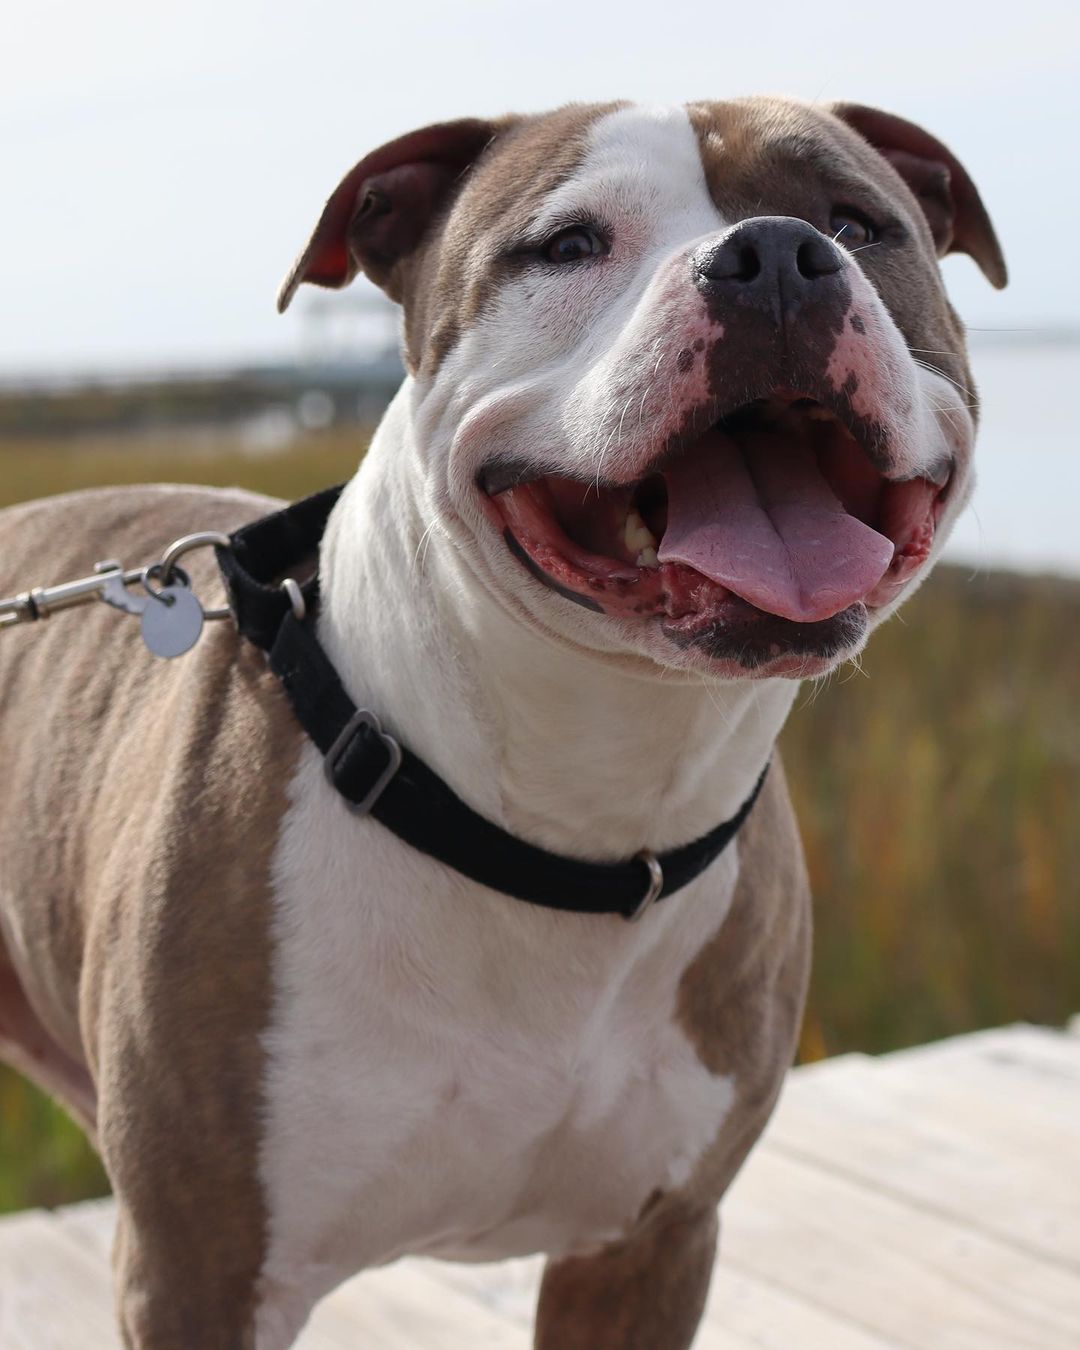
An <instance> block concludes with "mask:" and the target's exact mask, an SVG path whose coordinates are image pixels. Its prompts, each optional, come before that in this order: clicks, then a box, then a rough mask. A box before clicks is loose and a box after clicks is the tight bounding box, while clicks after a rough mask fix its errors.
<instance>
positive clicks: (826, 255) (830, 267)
mask: <svg viewBox="0 0 1080 1350" xmlns="http://www.w3.org/2000/svg"><path fill="white" fill-rule="evenodd" d="M841 265H842V259H841V257H840V253H839V251H838V250H837V249H835V248H834V247H833V246H832V244H831V243H830V242H829V241H828V239H825V238H819V239H804V240H803V242H802V243H801V244H800V245H799V248H798V251H797V252H796V254H795V266H796V267H797V268H798V269H799V273H800V275H801V276H804V277H805V278H806V279H807V281H813V280H815V278H817V277H824V276H828V275H830V273H832V272H839V270H840V267H841Z"/></svg>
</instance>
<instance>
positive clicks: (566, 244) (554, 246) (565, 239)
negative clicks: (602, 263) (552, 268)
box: [540, 225, 606, 265]
mask: <svg viewBox="0 0 1080 1350" xmlns="http://www.w3.org/2000/svg"><path fill="white" fill-rule="evenodd" d="M540 252H541V254H542V255H543V257H545V258H546V259H547V260H548V262H551V263H558V264H560V265H561V264H562V263H575V262H581V260H582V259H583V258H593V257H596V256H597V255H598V254H600V253H604V252H606V249H605V248H604V243H603V240H602V239H601V238H600V236H599V235H598V234H597V233H596V231H595V230H590V229H589V228H588V227H587V226H585V225H571V226H569V228H567V229H565V230H560V231H559V233H558V234H555V235H552V237H551V238H550V239H549V240H548V241H547V243H546V244H545V245H544V246H543V248H542V249H541V250H540Z"/></svg>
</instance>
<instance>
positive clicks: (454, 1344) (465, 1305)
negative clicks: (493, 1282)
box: [298, 1260, 526, 1350]
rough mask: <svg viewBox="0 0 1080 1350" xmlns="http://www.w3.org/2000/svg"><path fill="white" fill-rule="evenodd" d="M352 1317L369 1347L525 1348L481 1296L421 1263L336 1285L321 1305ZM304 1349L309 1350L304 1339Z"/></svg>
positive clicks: (323, 1310)
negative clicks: (460, 1288) (470, 1293)
mask: <svg viewBox="0 0 1080 1350" xmlns="http://www.w3.org/2000/svg"><path fill="white" fill-rule="evenodd" d="M328 1314H333V1315H334V1316H335V1317H341V1316H347V1317H349V1318H351V1319H352V1320H353V1323H354V1328H355V1329H354V1332H353V1342H352V1344H353V1345H354V1346H356V1345H363V1346H364V1347H365V1350H367V1348H368V1347H370V1350H419V1348H420V1347H423V1350H428V1347H430V1348H431V1350H525V1344H526V1343H525V1342H524V1341H523V1339H522V1336H521V1332H520V1330H519V1329H518V1328H516V1327H514V1326H513V1325H512V1323H511V1322H510V1321H508V1320H507V1319H506V1318H505V1317H503V1316H501V1315H500V1314H497V1313H495V1312H492V1311H491V1309H490V1308H487V1307H485V1306H484V1305H483V1304H482V1303H480V1302H479V1301H478V1300H476V1299H474V1298H471V1297H469V1296H468V1295H465V1294H462V1293H460V1292H459V1291H458V1290H456V1289H452V1288H450V1287H449V1286H448V1285H446V1284H445V1283H443V1282H441V1281H439V1280H436V1279H435V1278H434V1277H433V1276H432V1275H431V1274H430V1273H429V1272H428V1271H427V1270H425V1269H424V1268H423V1267H422V1266H421V1265H420V1264H419V1262H417V1261H415V1260H407V1261H399V1262H397V1263H396V1264H395V1265H392V1266H386V1267H384V1268H383V1269H381V1270H377V1271H369V1272H367V1273H366V1274H364V1275H360V1276H358V1277H357V1278H356V1279H352V1280H349V1281H348V1283H347V1284H344V1285H342V1286H341V1288H340V1289H336V1290H335V1291H334V1292H333V1293H332V1294H331V1295H329V1297H328V1298H326V1299H325V1300H324V1301H323V1302H322V1303H321V1304H320V1305H319V1307H318V1308H317V1309H316V1312H315V1315H314V1316H313V1317H312V1319H311V1327H312V1329H313V1330H315V1331H321V1330H322V1328H323V1325H324V1319H325V1317H326V1316H327V1315H328ZM298 1346H299V1347H300V1350H308V1345H307V1341H306V1340H305V1339H304V1338H303V1337H301V1339H300V1341H299V1342H298Z"/></svg>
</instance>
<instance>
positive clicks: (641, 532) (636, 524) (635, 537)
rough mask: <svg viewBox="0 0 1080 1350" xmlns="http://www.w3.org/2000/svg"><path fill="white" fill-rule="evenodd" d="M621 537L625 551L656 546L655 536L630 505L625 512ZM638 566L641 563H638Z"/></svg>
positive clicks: (629, 551) (635, 550) (635, 552)
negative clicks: (624, 543)
mask: <svg viewBox="0 0 1080 1350" xmlns="http://www.w3.org/2000/svg"><path fill="white" fill-rule="evenodd" d="M623 539H624V540H625V542H626V551H627V553H634V554H637V553H641V552H642V551H643V550H648V549H655V548H656V536H655V535H654V534H653V532H652V530H650V529H649V527H648V525H646V524H645V522H644V521H643V520H642V518H641V515H640V513H639V512H638V511H637V510H636V509H635V508H634V507H631V508H630V510H629V511H628V512H627V513H626V523H625V524H624V525H623ZM638 566H639V567H640V566H641V564H640V563H639V564H638Z"/></svg>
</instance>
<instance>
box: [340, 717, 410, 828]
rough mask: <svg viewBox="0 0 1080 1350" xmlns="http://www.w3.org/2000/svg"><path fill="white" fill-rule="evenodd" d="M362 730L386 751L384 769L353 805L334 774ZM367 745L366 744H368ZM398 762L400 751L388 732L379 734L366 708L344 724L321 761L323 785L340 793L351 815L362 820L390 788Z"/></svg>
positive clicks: (380, 728)
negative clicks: (373, 735)
mask: <svg viewBox="0 0 1080 1350" xmlns="http://www.w3.org/2000/svg"><path fill="white" fill-rule="evenodd" d="M365 727H367V728H369V729H370V730H371V731H372V732H374V734H375V736H376V738H377V739H378V741H379V742H380V743H381V745H382V747H383V749H384V750H385V751H386V758H387V764H386V768H385V769H383V771H382V772H381V773H380V774H379V776H378V777H377V778H376V779H375V782H374V783H373V784H372V785H371V787H370V788H369V789H368V790H367V792H366V793H365V794H364V795H363V797H361V798H360V800H359V801H355V800H354V799H353V798H352V797H350V796H348V794H347V793H346V792H345V791H344V789H343V787H342V785H341V784H340V783H339V782H338V779H337V771H338V769H339V768H340V766H341V763H342V761H343V760H344V759H345V757H346V755H347V754H348V752H349V749H350V747H351V746H352V744H353V739H354V737H355V736H356V735H357V733H362V732H363V729H364V728H365ZM368 743H369V744H370V742H368ZM401 761H402V751H401V746H400V745H399V744H398V742H397V741H396V740H395V739H394V738H393V736H391V735H390V733H389V732H387V731H383V729H382V723H381V722H380V721H379V719H378V717H376V715H375V714H374V713H373V712H370V711H369V710H368V709H367V708H359V709H357V711H356V712H354V713H353V715H352V716H351V717H350V718H349V720H348V721H347V722H346V723H345V725H344V727H342V729H341V731H340V733H339V734H338V736H337V738H336V740H335V741H334V744H333V745H332V746H331V747H330V749H329V750H327V752H326V757H325V758H324V760H323V772H324V773H325V775H326V781H327V782H328V783H329V784H330V786H331V787H332V788H334V790H335V791H336V792H338V793H340V795H341V797H342V798H343V799H344V802H345V805H346V806H347V807H348V808H349V810H350V811H351V812H352V813H353V815H354V816H366V815H369V814H370V812H371V810H372V808H373V807H374V805H375V803H376V802H377V801H378V800H379V798H380V797H381V796H382V795H383V793H384V792H385V791H386V789H387V787H388V786H389V785H390V780H391V779H392V778H393V777H394V775H395V774H396V773H397V771H398V769H400V768H401Z"/></svg>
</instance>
